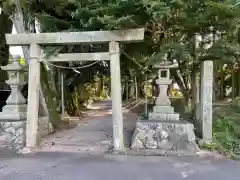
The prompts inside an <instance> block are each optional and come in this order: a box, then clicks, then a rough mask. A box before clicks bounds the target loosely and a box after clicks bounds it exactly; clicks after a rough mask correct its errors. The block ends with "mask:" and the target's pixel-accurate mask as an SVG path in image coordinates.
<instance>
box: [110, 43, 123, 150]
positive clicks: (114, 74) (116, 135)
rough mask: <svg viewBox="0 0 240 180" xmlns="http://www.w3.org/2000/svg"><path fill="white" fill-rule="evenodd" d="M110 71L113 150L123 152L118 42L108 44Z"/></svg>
mask: <svg viewBox="0 0 240 180" xmlns="http://www.w3.org/2000/svg"><path fill="white" fill-rule="evenodd" d="M109 53H110V68H111V69H110V71H111V99H112V118H113V141H114V149H115V150H120V151H121V150H124V142H123V116H122V93H121V90H122V88H121V73H120V51H119V43H118V42H110V43H109Z"/></svg>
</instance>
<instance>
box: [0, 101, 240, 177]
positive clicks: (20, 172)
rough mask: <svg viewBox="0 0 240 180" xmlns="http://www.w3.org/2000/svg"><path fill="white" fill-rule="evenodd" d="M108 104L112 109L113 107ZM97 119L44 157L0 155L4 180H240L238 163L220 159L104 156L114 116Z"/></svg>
mask: <svg viewBox="0 0 240 180" xmlns="http://www.w3.org/2000/svg"><path fill="white" fill-rule="evenodd" d="M104 105H105V106H106V105H107V106H109V107H110V104H109V103H106V102H105V103H103V105H102V106H104ZM109 107H108V109H109ZM93 117H94V118H92V120H91V121H88V123H87V124H85V125H84V123H82V124H80V126H78V127H76V128H75V129H72V130H68V131H64V132H60V133H56V134H54V135H52V137H50V138H48V139H46V143H45V144H44V147H43V149H42V152H38V153H35V154H28V155H17V154H13V153H10V152H2V153H1V152H0V180H183V179H184V180H240V162H236V161H232V160H229V159H226V158H224V157H221V156H216V155H211V156H209V155H204V156H201V157H160V156H158V157H154V156H142V157H141V156H120V155H110V154H105V153H104V151H105V150H106V149H107V146H106V145H102V146H100V145H99V143H100V142H101V141H102V142H106V141H107V142H110V143H111V141H112V136H111V134H112V122H111V116H110V117H109V115H106V116H103V115H99V116H93ZM124 117H125V118H124V119H125V121H124V123H125V124H124V126H125V127H126V128H127V127H128V128H130V129H131V127H132V126H133V125H134V124H135V121H133V122H131V121H130V120H131V119H134V118H133V116H131V114H129V113H128V114H127V115H125V116H124ZM52 142H54V144H55V145H54V146H52ZM96 144H97V145H96ZM60 151H61V152H60Z"/></svg>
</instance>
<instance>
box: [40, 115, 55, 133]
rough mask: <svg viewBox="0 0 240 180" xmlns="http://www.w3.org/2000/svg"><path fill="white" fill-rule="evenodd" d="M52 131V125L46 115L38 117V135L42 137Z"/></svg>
mask: <svg viewBox="0 0 240 180" xmlns="http://www.w3.org/2000/svg"><path fill="white" fill-rule="evenodd" d="M51 133H53V126H52V124H51V122H49V119H48V117H47V116H42V117H39V119H38V137H40V138H41V137H44V136H47V135H49V134H51Z"/></svg>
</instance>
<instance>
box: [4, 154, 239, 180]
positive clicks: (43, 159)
mask: <svg viewBox="0 0 240 180" xmlns="http://www.w3.org/2000/svg"><path fill="white" fill-rule="evenodd" d="M6 179H9V180H135V179H136V180H156V179H159V180H182V179H184V180H239V179H240V164H239V163H238V162H234V161H230V160H226V159H211V158H199V157H150V156H149V157H139V156H117V155H116V156H114V155H83V154H81V155H80V154H77V153H57V152H48V153H45V152H44V153H43V152H42V153H38V154H35V155H28V156H25V157H23V156H15V157H9V156H6V155H5V156H0V180H6Z"/></svg>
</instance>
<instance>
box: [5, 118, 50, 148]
mask: <svg viewBox="0 0 240 180" xmlns="http://www.w3.org/2000/svg"><path fill="white" fill-rule="evenodd" d="M0 129H1V131H0V141H1V143H0V146H4V147H7V148H11V149H14V150H20V149H22V148H23V147H24V146H25V142H26V121H14V122H0ZM52 132H53V127H52V124H51V123H50V122H49V120H48V117H39V124H38V137H39V138H42V137H44V136H47V135H49V134H51V133H52Z"/></svg>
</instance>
